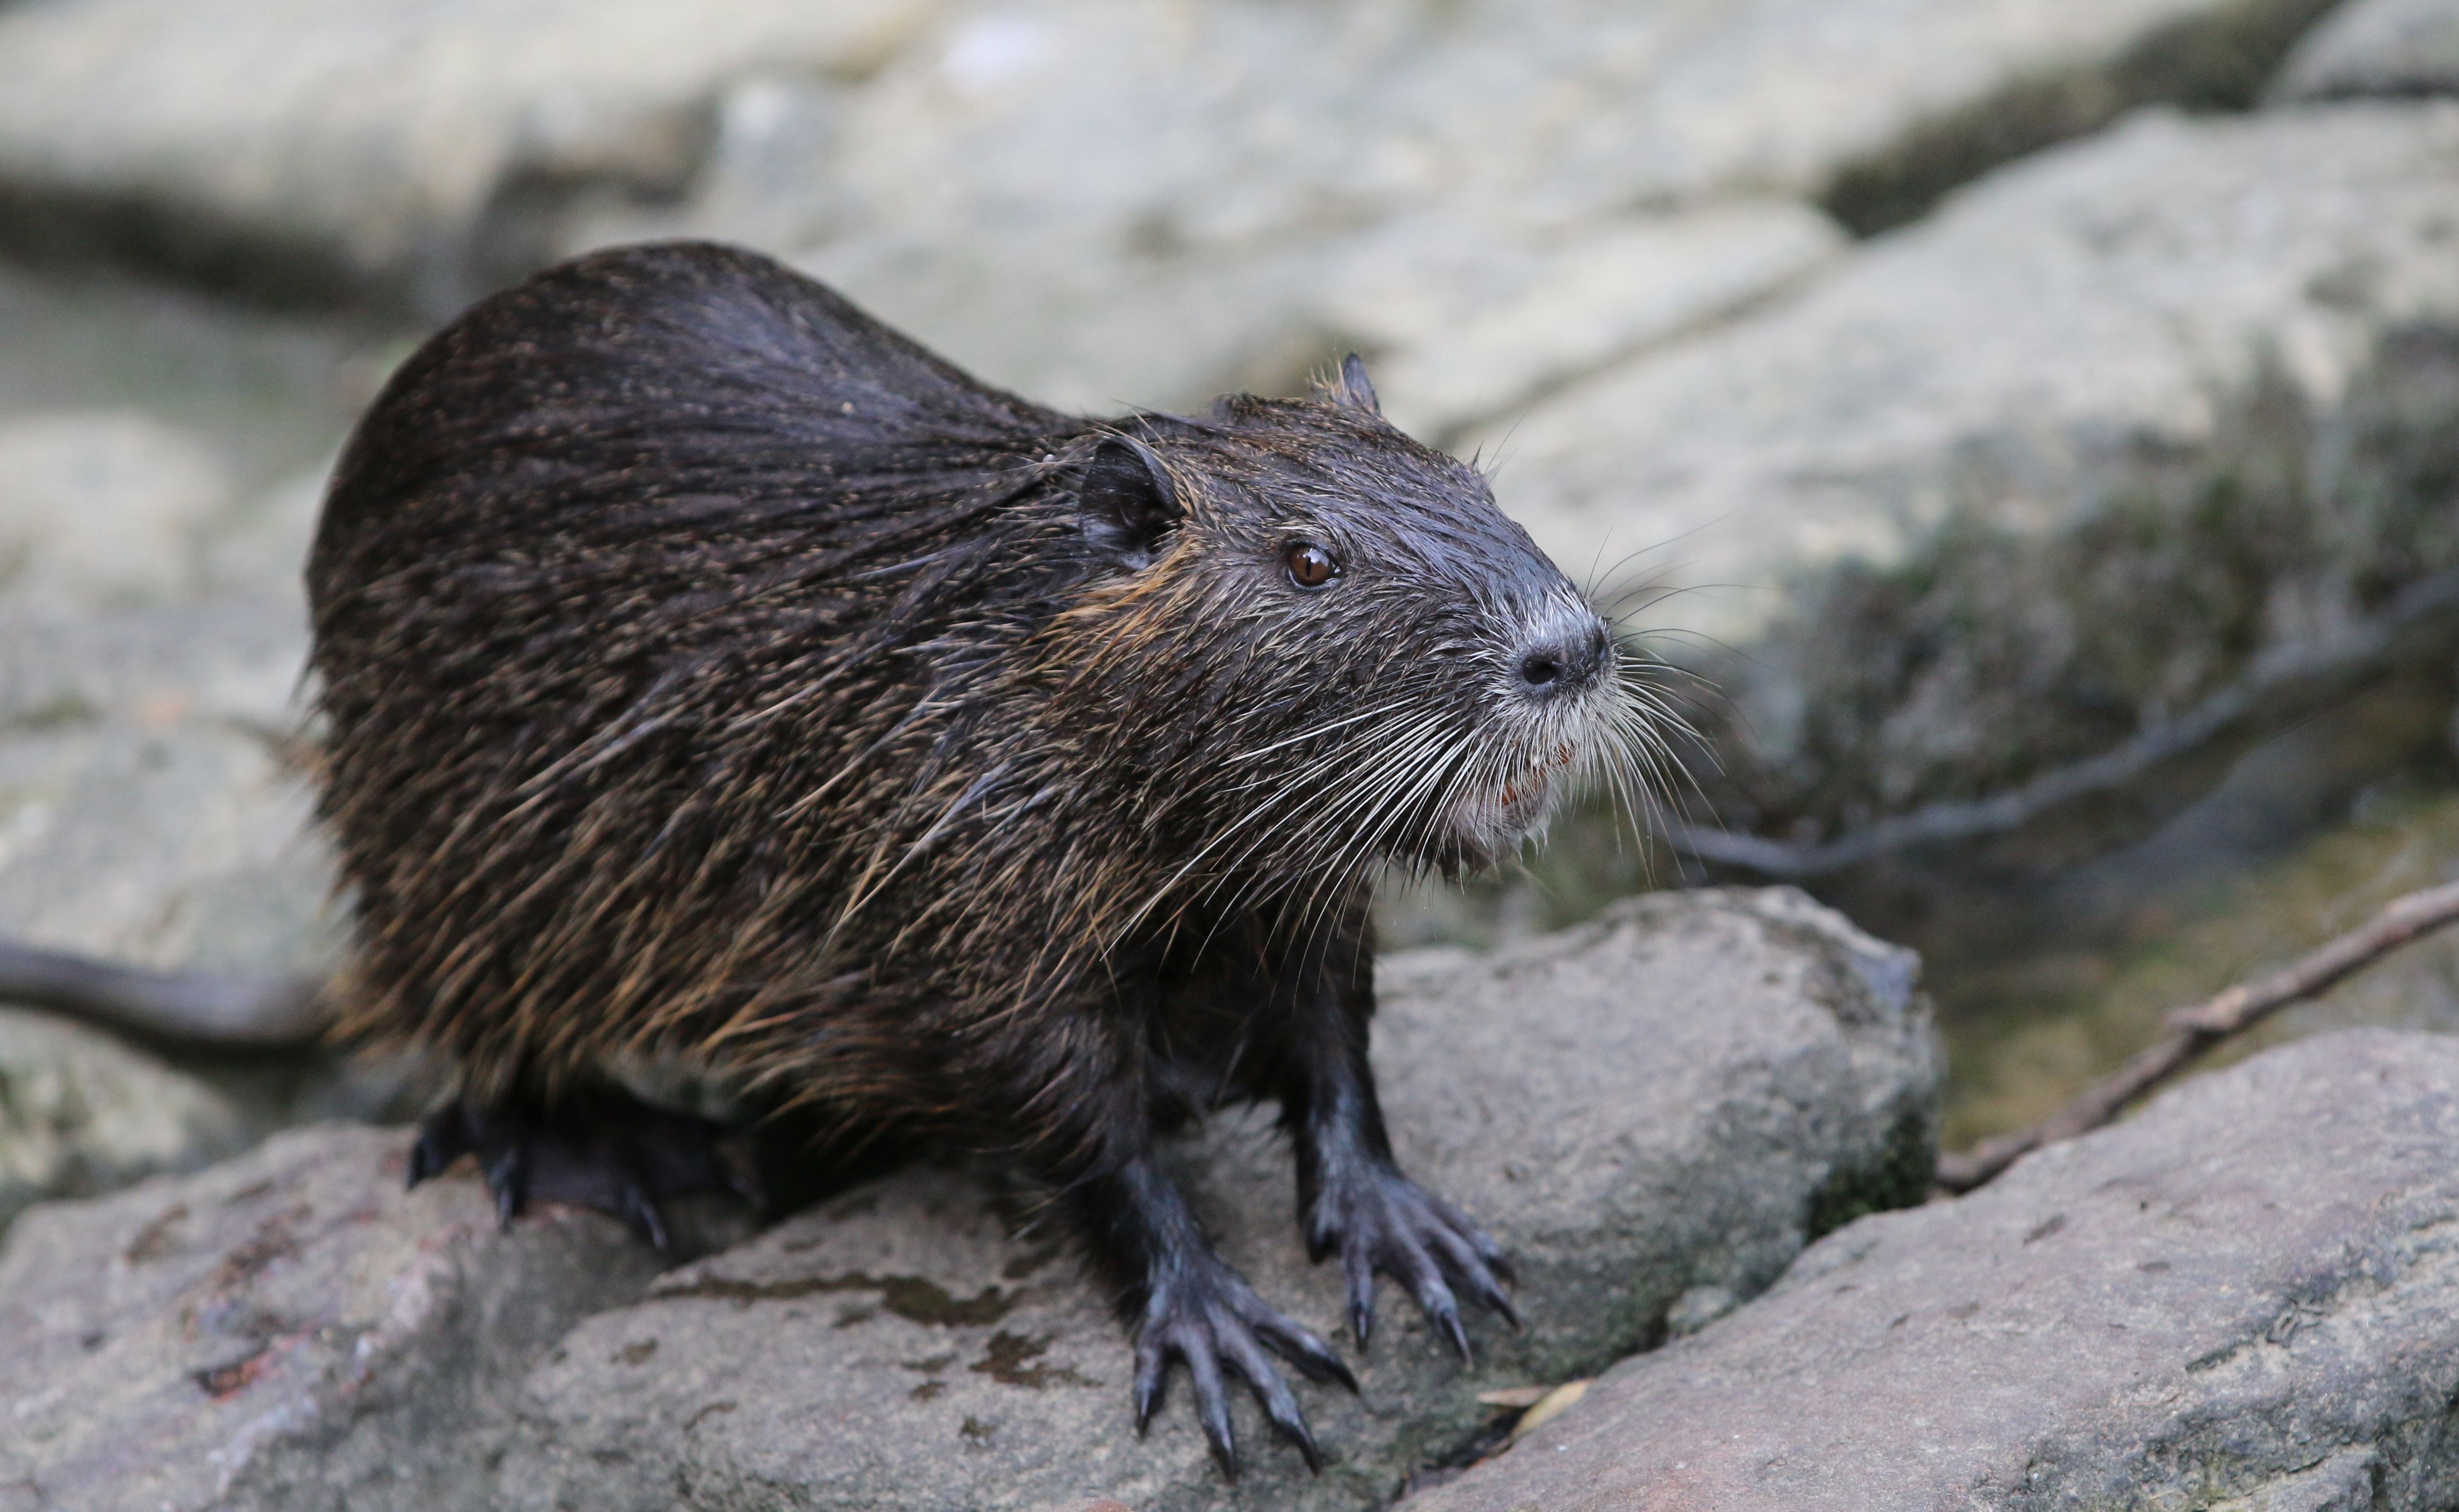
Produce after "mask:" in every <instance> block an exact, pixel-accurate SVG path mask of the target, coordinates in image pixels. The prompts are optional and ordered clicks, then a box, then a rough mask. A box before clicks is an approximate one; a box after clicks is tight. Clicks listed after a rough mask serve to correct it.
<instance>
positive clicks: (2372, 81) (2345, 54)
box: [2272, 0, 2459, 100]
mask: <svg viewBox="0 0 2459 1512" xmlns="http://www.w3.org/2000/svg"><path fill="white" fill-rule="evenodd" d="M2357 94H2459V10H2452V9H2451V8H2450V6H2449V5H2448V0H2353V3H2351V4H2348V5H2345V6H2343V7H2341V8H2340V9H2339V10H2337V11H2334V12H2333V13H2332V14H2331V16H2330V17H2329V18H2328V19H2327V20H2325V21H2324V22H2323V23H2322V25H2321V26H2319V27H2316V28H2315V29H2314V31H2313V32H2312V34H2311V35H2309V36H2307V37H2306V38H2305V39H2304V40H2303V41H2301V42H2300V43H2299V44H2298V45H2297V50H2296V51H2295V52H2291V53H2290V54H2289V56H2288V62H2287V64H2286V66H2285V67H2283V68H2282V69H2281V70H2280V78H2279V81H2278V83H2277V84H2275V85H2274V87H2273V89H2272V97H2273V98H2274V99H2280V100H2309V99H2335V98H2343V97H2346V96H2349V95H2357Z"/></svg>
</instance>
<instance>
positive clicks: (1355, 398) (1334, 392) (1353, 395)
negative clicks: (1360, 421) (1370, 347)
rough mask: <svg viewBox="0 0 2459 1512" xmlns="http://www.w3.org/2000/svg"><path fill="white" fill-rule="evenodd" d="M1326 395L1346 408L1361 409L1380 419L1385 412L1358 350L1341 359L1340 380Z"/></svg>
mask: <svg viewBox="0 0 2459 1512" xmlns="http://www.w3.org/2000/svg"><path fill="white" fill-rule="evenodd" d="M1324 397H1326V398H1328V399H1330V400H1331V401H1332V402H1333V403H1334V404H1336V405H1338V406H1340V407H1341V408H1342V409H1344V410H1363V411H1365V412H1366V413H1368V414H1371V415H1374V416H1376V417H1377V418H1378V419H1379V418H1381V416H1382V414H1383V405H1382V401H1380V400H1378V399H1377V398H1376V397H1375V386H1374V385H1373V384H1371V383H1368V382H1367V381H1366V363H1365V361H1364V360H1363V359H1362V358H1360V357H1359V356H1358V355H1357V354H1356V352H1351V353H1350V354H1349V355H1348V356H1346V357H1343V358H1342V359H1340V381H1339V382H1338V383H1335V384H1333V385H1332V386H1330V388H1329V389H1327V390H1326V391H1325V395H1324Z"/></svg>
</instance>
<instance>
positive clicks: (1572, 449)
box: [1469, 102, 2459, 827]
mask: <svg viewBox="0 0 2459 1512" xmlns="http://www.w3.org/2000/svg"><path fill="white" fill-rule="evenodd" d="M2455 254H2459V105H2451V104H2446V103H2439V102H2436V103H2427V104H2397V105H2393V104H2364V105H2348V106H2340V107H2331V108H2312V109H2301V110H2296V111H2282V112H2274V113H2266V114H2262V115H2253V116H2238V117H2186V116H2181V115H2173V114H2169V113H2166V112H2153V113H2146V114H2143V115H2137V116H2134V117H2133V118H2131V119H2129V120H2128V121H2127V122H2125V123H2124V124H2123V125H2121V126H2119V127H2116V128H2114V129H2112V130H2111V131H2109V132H2108V133H2106V134H2104V135H2102V136H2095V137H2092V138H2091V139H2088V140H2085V141H2080V142H2076V143H2072V144H2070V145H2067V146H2064V147H2060V148H2057V149H2055V150H2052V151H2049V152H2046V153H2043V154H2040V155H2039V156H2037V157H2035V158H2029V159H2027V160H2025V161H2023V162H2021V163H2019V164H2016V165H2014V166H2012V167H2009V168H2007V169H2006V170H2003V171H2002V172H2000V173H1998V174H1996V175H1993V176H1992V177H1990V178H1988V179H1985V180H1983V181H1982V182H1980V183H1977V184H1974V185H1972V186H1970V187H1968V188H1966V189H1965V190H1963V191H1961V192H1959V193H1958V194H1957V195H1956V196H1954V197H1953V198H1952V199H1951V200H1949V201H1948V202H1947V203H1946V204H1945V205H1944V208H1942V209H1941V210H1940V211H1939V212H1938V213H1937V214H1936V215H1935V216H1933V217H1932V218H1931V219H1929V220H1927V221H1923V222H1922V223H1921V224H1919V225H1916V226H1912V227H1908V228H1906V229H1904V230H1902V231H1900V232H1897V233H1894V234H1892V235H1890V236H1887V237H1883V238H1881V239H1878V240H1877V241H1875V242H1870V243H1868V244H1867V245H1866V246H1865V247H1864V248H1863V249H1861V250H1860V251H1859V252H1858V253H1856V254H1855V255H1854V256H1853V257H1852V258H1851V259H1849V260H1848V261H1845V262H1843V263H1839V264H1836V265H1835V268H1834V271H1833V273H1832V274H1831V275H1830V276H1827V277H1825V278H1823V279H1819V280H1818V281H1816V282H1814V283H1813V284H1811V285H1810V286H1808V287H1807V288H1805V289H1803V290H1801V291H1800V292H1798V293H1797V294H1795V295H1793V296H1791V297H1788V298H1786V299H1783V300H1780V301H1778V302H1776V303H1775V304H1773V305H1769V306H1767V307H1764V308H1762V309H1761V310H1759V311H1757V312H1755V313H1754V314H1752V315H1750V316H1748V317H1746V318H1744V319H1742V320H1739V321H1736V322H1734V323H1732V324H1731V325H1729V326H1726V327H1724V328H1722V329H1719V330H1716V331H1713V332H1711V333H1709V334H1706V335H1704V336H1701V337H1700V338H1698V339H1696V340H1693V341H1690V342H1686V343H1683V344H1681V345H1679V346H1678V347H1673V348H1671V349H1667V350H1664V351H1661V352H1656V353H1651V354H1648V355H1644V356H1642V357H1640V358H1638V359H1636V360H1634V361H1632V362H1629V363H1627V364H1625V365H1623V366H1621V367H1619V368H1615V369H1613V370H1611V371H1610V372H1608V373H1607V374H1605V375H1602V376H1599V377H1597V378H1594V379H1592V380H1590V381H1587V382H1585V383H1582V384H1579V385H1576V386H1574V387H1572V388H1570V389H1566V390H1564V391H1562V392H1560V393H1558V394H1556V395H1554V396H1552V397H1550V398H1548V399H1545V400H1544V401H1543V402H1541V403H1540V404H1538V405H1537V406H1536V408H1535V409H1534V410H1533V411H1532V412H1530V413H1529V414H1528V415H1527V416H1526V417H1525V418H1524V419H1523V420H1520V421H1517V422H1515V423H1513V424H1510V425H1507V426H1497V427H1494V428H1492V429H1489V430H1486V431H1480V432H1477V433H1475V434H1474V435H1472V436H1471V437H1470V438H1469V439H1470V441H1471V442H1472V444H1476V445H1480V446H1482V448H1483V449H1484V450H1485V451H1486V452H1489V453H1497V452H1499V453H1501V454H1503V456H1504V457H1505V459H1506V461H1505V466H1504V468H1503V472H1502V473H1501V476H1500V480H1499V487H1500V489H1501V492H1502V495H1503V501H1504V504H1505V507H1506V508H1507V509H1509V510H1511V511H1512V512H1514V513H1515V514H1516V515H1518V516H1519V517H1520V518H1521V519H1522V520H1523V521H1524V522H1525V523H1526V524H1527V525H1528V527H1529V528H1530V530H1531V532H1532V533H1533V534H1534V535H1535V536H1536V537H1537V539H1538V541H1539V542H1540V544H1542V545H1544V546H1545V547H1546V548H1547V549H1548V550H1549V551H1550V552H1552V553H1553V555H1554V556H1555V557H1557V559H1559V560H1563V561H1566V562H1583V563H1585V562H1588V561H1591V560H1604V561H1608V562H1612V561H1616V560H1623V559H1626V558H1629V559H1631V560H1632V561H1633V566H1632V568H1631V571H1632V572H1633V573H1634V574H1636V575H1640V576H1648V575H1651V574H1652V575H1654V576H1656V577H1657V578H1659V579H1661V580H1662V581H1663V582H1665V583H1667V584H1668V585H1670V586H1673V587H1677V588H1683V589H1686V590H1688V591H1686V592H1684V593H1682V594H1681V596H1680V597H1679V598H1678V599H1673V600H1671V602H1669V603H1667V604H1666V605H1665V606H1663V607H1661V608H1656V609H1652V610H1649V611H1646V612H1645V613H1644V615H1643V617H1642V619H1641V620H1639V621H1638V623H1639V624H1641V625H1645V626H1651V627H1652V626H1677V627H1679V628H1680V629H1682V630H1683V631H1685V632H1687V633H1688V636H1689V637H1690V638H1692V639H1693V640H1696V641H1708V642H1711V643H1713V641H1724V642H1728V643H1730V644H1732V645H1734V646H1740V647H1744V648H1747V649H1748V651H1749V653H1750V654H1749V655H1748V656H1747V657H1735V658H1731V659H1726V660H1718V659H1715V658H1713V657H1699V658H1695V659H1693V660H1696V661H1698V662H1703V663H1704V664H1706V665H1707V666H1709V667H1710V669H1711V670H1712V672H1713V676H1714V677H1715V678H1716V680H1717V681H1718V682H1719V683H1722V684H1723V686H1724V689H1725V691H1726V693H1727V694H1728V695H1729V696H1731V697H1733V698H1734V700H1735V701H1736V702H1737V703H1738V704H1740V706H1741V708H1742V709H1743V711H1744V718H1742V719H1741V720H1738V721H1735V722H1734V723H1735V724H1736V725H1746V726H1747V729H1748V734H1747V735H1744V734H1740V733H1736V734H1735V736H1734V745H1733V746H1732V747H1731V748H1729V751H1728V757H1729V761H1728V766H1729V767H1730V768H1731V769H1733V770H1734V771H1735V772H1736V773H1738V774H1740V778H1739V780H1740V782H1741V784H1742V786H1743V787H1744V788H1748V789H1749V790H1748V791H1747V793H1746V797H1747V798H1748V800H1749V802H1750V803H1752V804H1755V805H1756V806H1757V808H1758V809H1759V811H1760V813H1761V814H1762V815H1773V816H1774V819H1775V821H1776V822H1777V823H1779V824H1782V823H1784V822H1786V821H1789V820H1793V819H1799V818H1804V817H1806V818H1808V819H1812V820H1815V821H1818V823H1821V824H1825V825H1828V826H1831V827H1833V826H1837V825H1839V824H1852V823H1857V822H1860V821H1862V820H1866V819H1867V818H1868V817H1870V816H1872V815H1874V814H1881V813H1886V812H1890V811H1894V810H1899V809H1904V808H1907V807H1910V806H1913V805H1916V804H1918V803H1921V802H1923V801H1926V800H1930V799H1933V798H1939V797H1965V796H1969V795H1971V794H1973V793H1975V792H1978V791H1987V790H1989V789H1991V788H1996V787H1999V786H2003V785H2005V784H2007V783H2009V782H2011V781H2013V780H2016V779H2018V778H2021V777H2025V776H2028V775H2030V774H2031V773H2033V772H2035V771H2038V770H2039V769H2040V768H2041V767H2043V766H2044V765H2049V764H2054V763H2055V762H2058V761H2062V760H2070V759H2075V758H2079V757H2082V756H2085V755H2090V754H2096V753H2098V752H2099V751H2100V750H2101V749H2103V748H2105V747H2107V746H2112V745H2113V744H2114V743H2115V742H2117V741H2119V740H2121V739H2123V738H2125V737H2127V736H2128V735H2130V734H2131V733H2133V731H2134V730H2135V729H2137V728H2139V727H2141V726H2143V725H2147V724H2150V723H2152V722H2154V721H2156V720H2158V719H2162V718H2165V717H2168V716H2171V715H2175V714H2178V713H2181V712H2183V711H2184V710H2186V709H2188V708H2190V707H2192V706H2193V705H2194V704H2195V703H2196V701H2197V700H2199V699H2201V698H2203V697H2204V696H2206V695H2207V694H2210V693H2212V692H2213V691H2215V690H2216V689H2218V688H2220V687H2223V686H2225V685H2227V684H2229V683H2231V681H2232V680H2234V679H2235V678H2237V677H2238V676H2239V675H2241V674H2242V673H2244V672H2245V671H2246V669H2247V668H2248V667H2249V666H2250V665H2251V664H2252V663H2253V662H2255V660H2256V658H2258V657H2259V656H2261V655H2264V654H2267V653H2275V652H2280V651H2282V650H2283V649H2289V650H2294V649H2299V648H2306V647H2320V648H2322V649H2324V650H2328V649H2329V648H2330V647H2331V646H2332V645H2333V644H2334V643H2335V641H2334V638H2335V637H2340V636H2342V635H2343V632H2347V631H2348V630H2349V628H2350V627H2351V626H2352V625H2356V624H2359V623H2361V622H2363V621H2364V620H2365V618H2366V617H2367V616H2369V615H2371V614H2373V613H2375V612H2376V611H2378V610H2380V609H2382V608H2384V607H2385V604H2386V602H2387V600H2388V599H2390V598H2391V596H2392V595H2393V594H2395V593H2396V592H2397V591H2398V590H2400V589H2401V588H2403V587H2404V586H2406V585H2407V584H2409V583H2414V582H2418V581H2420V580H2422V579H2424V578H2429V577H2431V576H2432V575H2433V574H2435V573H2438V572H2442V571H2445V570H2447V569H2449V568H2452V567H2454V566H2459V536H2454V535H2453V533H2452V532H2451V531H2450V529H2449V528H2448V521H2449V519H2450V518H2451V515H2450V510H2449V500H2448V496H2447V492H2446V490H2445V486H2444V485H2442V484H2440V483H2438V482H2437V481H2436V480H2437V479H2439V478H2442V477H2445V476H2447V463H2448V460H2449V456H2450V452H2449V447H2450V442H2449V438H2450V436H2451V435H2453V434H2454V433H2459V376H2454V374H2459V355H2454V354H2459V255H2455ZM1665 648H1666V649H1668V650H1673V649H1675V648H1674V647H1673V646H1672V645H1671V643H1670V642H1669V643H1667V645H1666V647H1665ZM1753 785H1755V786H1753ZM1734 811H1735V812H1737V813H1741V814H1745V815H1747V814H1748V812H1749V811H1750V810H1749V809H1748V808H1747V807H1737V808H1736V809H1735V810H1734ZM1857 816H1858V818H1857Z"/></svg>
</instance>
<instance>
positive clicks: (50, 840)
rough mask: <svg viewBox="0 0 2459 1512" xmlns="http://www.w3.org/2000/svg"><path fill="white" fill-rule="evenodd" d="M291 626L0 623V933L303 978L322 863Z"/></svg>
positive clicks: (209, 620) (110, 620)
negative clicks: (301, 737) (304, 761)
mask: <svg viewBox="0 0 2459 1512" xmlns="http://www.w3.org/2000/svg"><path fill="white" fill-rule="evenodd" d="M304 659H305V625H304V624H303V623H302V622H301V620H300V616H299V611H298V610H297V609H296V608H294V607H292V606H291V605H290V604H288V603H285V602H284V601H282V600H280V599H221V600H217V601H213V602H207V603H191V604H185V605H179V606H173V607H165V608H157V609H128V610H122V611H117V612H113V613H106V614H74V613H49V612H36V611H31V610H29V611H16V610H12V609H10V608H8V607H6V606H0V835H5V836H6V840H5V842H0V935H9V936H11V937H12V938H18V939H24V940H28V941H31V942H32V943H35V944H40V945H46V946H50V947H53V948H54V949H61V950H74V951H79V952H83V953H85V954H88V955H98V956H106V957H109V958H113V959H117V960H122V961H125V962H128V963H130V964H134V965H141V966H151V967H158V968H172V967H181V966H206V967H216V968H225V969H230V970H241V971H249V972H261V973H269V974H274V975H290V974H309V975H312V974H315V973H318V972H321V971H324V970H326V969H327V968H328V967H329V966H330V965H331V964H332V962H333V961H334V959H335V958H336V956H335V953H336V951H337V949H338V945H339V939H340V933H341V927H342V921H341V918H340V916H339V915H338V914H336V913H334V912H333V911H332V910H331V909H330V907H329V901H328V900H329V894H330V893H331V889H332V886H333V871H332V864H331V859H330V855H329V852H328V851H327V850H326V847H325V845H324V843H323V841H322V838H321V836H319V835H318V834H317V833H316V832H315V831H314V830H313V829H312V827H311V825H310V817H311V814H312V812H313V799H312V796H311V794H310V792H309V790H308V787H307V783H306V780H305V772H304V770H303V769H302V767H300V765H299V751H298V749H297V747H296V746H295V745H294V742H295V741H296V739H297V731H298V718H299V716H298V711H297V708H296V706H295V705H294V704H293V703H292V694H293V690H294V689H295V688H296V687H297V686H298V683H299V677H300V668H301V665H302V663H303V661H304Z"/></svg>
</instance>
